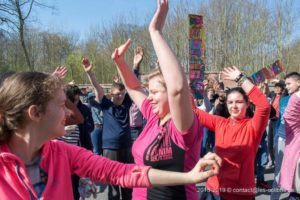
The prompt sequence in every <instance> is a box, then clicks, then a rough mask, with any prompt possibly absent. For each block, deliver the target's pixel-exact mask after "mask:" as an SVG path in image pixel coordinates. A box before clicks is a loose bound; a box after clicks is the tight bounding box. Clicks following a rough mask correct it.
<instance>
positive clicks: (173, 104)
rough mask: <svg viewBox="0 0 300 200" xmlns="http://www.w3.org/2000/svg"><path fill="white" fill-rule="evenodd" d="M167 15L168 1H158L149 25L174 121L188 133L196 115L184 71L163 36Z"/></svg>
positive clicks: (180, 128)
mask: <svg viewBox="0 0 300 200" xmlns="http://www.w3.org/2000/svg"><path fill="white" fill-rule="evenodd" d="M167 13H168V0H157V10H156V13H155V14H154V16H153V18H152V21H151V23H150V25H149V32H150V36H151V40H152V43H153V46H154V50H155V52H156V55H157V58H158V62H159V64H160V67H161V71H162V74H163V77H164V79H165V82H166V86H167V92H168V101H169V107H170V113H171V116H172V119H173V121H174V124H175V126H176V128H177V129H178V130H179V131H186V130H188V129H189V128H190V127H191V126H192V123H193V118H194V115H193V111H192V105H191V101H190V100H189V87H188V83H187V79H186V77H185V75H184V72H183V69H182V67H181V66H180V64H179V62H178V60H177V58H176V57H175V55H174V53H173V52H172V50H171V49H170V47H169V46H168V44H167V42H166V41H165V39H164V38H163V36H162V29H163V26H164V22H165V20H166V16H167Z"/></svg>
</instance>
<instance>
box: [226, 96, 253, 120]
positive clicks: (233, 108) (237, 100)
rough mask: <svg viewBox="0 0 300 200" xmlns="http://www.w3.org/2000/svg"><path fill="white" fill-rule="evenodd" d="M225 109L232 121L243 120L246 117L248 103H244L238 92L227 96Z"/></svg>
mask: <svg viewBox="0 0 300 200" xmlns="http://www.w3.org/2000/svg"><path fill="white" fill-rule="evenodd" d="M226 104H227V108H228V112H229V114H230V117H231V118H233V119H237V120H240V119H244V118H245V116H246V110H247V108H248V103H247V102H246V101H245V99H244V97H243V95H242V94H241V93H239V92H233V93H230V94H229V95H228V96H227V102H226Z"/></svg>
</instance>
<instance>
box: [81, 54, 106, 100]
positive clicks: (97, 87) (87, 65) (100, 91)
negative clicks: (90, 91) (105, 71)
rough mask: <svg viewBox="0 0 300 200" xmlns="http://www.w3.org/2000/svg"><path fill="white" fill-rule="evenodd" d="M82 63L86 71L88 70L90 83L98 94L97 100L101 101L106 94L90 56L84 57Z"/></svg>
mask: <svg viewBox="0 0 300 200" xmlns="http://www.w3.org/2000/svg"><path fill="white" fill-rule="evenodd" d="M81 63H82V67H83V69H84V71H85V72H86V74H87V76H88V78H89V81H90V83H91V84H92V85H93V86H94V88H95V95H96V98H95V100H96V101H97V102H98V103H100V102H101V101H102V98H103V96H104V90H103V88H102V86H101V85H100V84H99V83H98V81H97V78H96V76H95V74H94V73H93V72H92V69H93V65H92V63H91V62H90V60H89V59H88V58H83V59H82V61H81Z"/></svg>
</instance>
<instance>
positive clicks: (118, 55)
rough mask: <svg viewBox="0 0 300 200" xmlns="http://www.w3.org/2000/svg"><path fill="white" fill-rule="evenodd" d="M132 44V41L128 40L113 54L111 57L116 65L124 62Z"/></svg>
mask: <svg viewBox="0 0 300 200" xmlns="http://www.w3.org/2000/svg"><path fill="white" fill-rule="evenodd" d="M130 44H131V40H130V39H128V40H127V41H126V42H125V43H124V44H122V45H121V46H119V47H118V48H116V49H115V51H114V52H113V54H112V55H111V59H113V60H114V61H115V62H116V63H119V62H124V55H125V53H126V52H127V49H128V48H129V46H130Z"/></svg>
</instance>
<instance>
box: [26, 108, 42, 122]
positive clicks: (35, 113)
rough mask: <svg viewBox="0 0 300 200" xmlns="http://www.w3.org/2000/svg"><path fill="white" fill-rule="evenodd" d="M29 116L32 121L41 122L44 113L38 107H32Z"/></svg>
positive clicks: (28, 110) (29, 109) (28, 111)
mask: <svg viewBox="0 0 300 200" xmlns="http://www.w3.org/2000/svg"><path fill="white" fill-rule="evenodd" d="M27 114H28V117H29V119H30V120H32V121H35V122H39V121H40V120H41V118H42V113H41V112H40V109H39V107H38V106H37V105H31V106H29V108H28V109H27Z"/></svg>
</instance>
